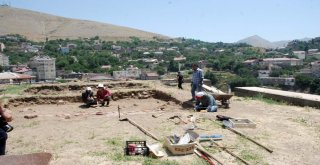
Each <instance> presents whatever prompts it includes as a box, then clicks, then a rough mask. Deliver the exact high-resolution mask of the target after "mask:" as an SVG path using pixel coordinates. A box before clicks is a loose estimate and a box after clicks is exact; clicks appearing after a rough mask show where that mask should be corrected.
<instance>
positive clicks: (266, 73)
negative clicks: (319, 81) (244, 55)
mask: <svg viewBox="0 0 320 165" xmlns="http://www.w3.org/2000/svg"><path fill="white" fill-rule="evenodd" d="M293 54H294V55H295V56H297V57H298V58H287V57H282V58H264V59H257V58H255V59H248V60H246V61H244V64H246V65H259V66H261V67H262V68H263V67H264V68H267V69H266V70H259V71H258V75H259V76H258V78H259V80H260V81H261V82H262V84H264V85H285V86H294V85H295V78H294V77H292V76H291V77H290V76H289V77H271V76H270V74H271V73H272V70H273V69H280V68H281V67H285V66H303V60H304V59H306V58H309V57H317V58H320V52H319V50H318V49H309V50H308V51H307V52H305V51H293ZM299 73H300V74H305V75H310V76H315V77H317V78H319V77H320V61H315V62H312V63H310V65H308V66H307V67H306V68H303V69H301V70H300V72H299Z"/></svg>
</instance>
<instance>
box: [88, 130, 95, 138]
mask: <svg viewBox="0 0 320 165" xmlns="http://www.w3.org/2000/svg"><path fill="white" fill-rule="evenodd" d="M95 137H96V135H95V134H94V131H92V133H91V136H90V137H89V139H94V138H95Z"/></svg>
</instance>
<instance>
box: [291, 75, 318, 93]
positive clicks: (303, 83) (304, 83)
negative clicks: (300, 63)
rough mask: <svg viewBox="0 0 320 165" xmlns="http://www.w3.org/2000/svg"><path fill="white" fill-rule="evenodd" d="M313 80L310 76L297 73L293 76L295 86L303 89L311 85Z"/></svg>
mask: <svg viewBox="0 0 320 165" xmlns="http://www.w3.org/2000/svg"><path fill="white" fill-rule="evenodd" d="M313 80H314V78H313V77H311V76H307V75H303V74H298V75H296V76H295V86H296V88H298V89H302V90H305V89H307V88H308V87H309V86H310V85H311V83H312V81H313Z"/></svg>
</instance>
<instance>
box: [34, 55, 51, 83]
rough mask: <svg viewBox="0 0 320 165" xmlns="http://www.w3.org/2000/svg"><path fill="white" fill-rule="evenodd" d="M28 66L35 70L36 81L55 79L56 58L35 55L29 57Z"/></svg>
mask: <svg viewBox="0 0 320 165" xmlns="http://www.w3.org/2000/svg"><path fill="white" fill-rule="evenodd" d="M29 67H30V68H31V69H32V70H33V71H35V72H36V76H37V80H38V81H47V80H49V81H52V80H55V79H56V59H55V58H50V57H49V56H35V57H33V58H31V59H30V61H29Z"/></svg>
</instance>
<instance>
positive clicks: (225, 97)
mask: <svg viewBox="0 0 320 165" xmlns="http://www.w3.org/2000/svg"><path fill="white" fill-rule="evenodd" d="M202 87H203V90H204V91H205V92H206V93H208V94H211V95H212V96H213V97H214V99H215V100H217V101H220V103H221V105H222V106H224V107H225V108H229V104H230V98H231V97H232V96H233V95H232V94H227V93H224V92H222V91H221V90H219V89H217V88H215V87H209V86H207V85H203V86H202Z"/></svg>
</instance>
